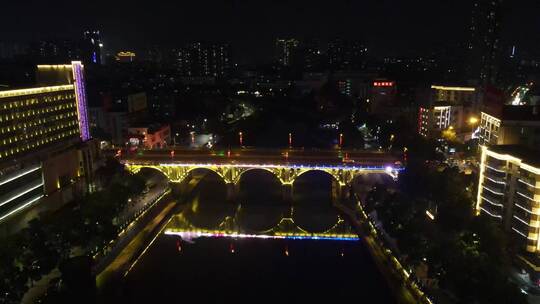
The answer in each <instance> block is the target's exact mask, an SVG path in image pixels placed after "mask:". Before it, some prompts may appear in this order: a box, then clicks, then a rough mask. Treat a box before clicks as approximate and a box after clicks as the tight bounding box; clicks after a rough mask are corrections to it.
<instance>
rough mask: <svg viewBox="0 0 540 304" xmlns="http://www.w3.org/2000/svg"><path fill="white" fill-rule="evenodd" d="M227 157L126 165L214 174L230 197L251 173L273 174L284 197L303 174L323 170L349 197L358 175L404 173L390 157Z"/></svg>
mask: <svg viewBox="0 0 540 304" xmlns="http://www.w3.org/2000/svg"><path fill="white" fill-rule="evenodd" d="M226 154H227V155H226V156H225V153H224V152H221V153H219V152H218V153H216V152H215V151H208V150H206V151H201V150H196V151H193V150H171V151H166V150H151V151H145V152H144V153H142V154H138V155H134V156H129V154H126V156H124V157H121V161H122V163H123V164H124V165H125V166H126V168H127V169H128V170H129V171H131V172H133V173H137V172H139V171H140V170H141V169H143V168H149V169H155V170H158V171H160V172H162V173H163V174H164V175H165V176H166V177H167V178H168V179H169V181H170V182H172V183H183V182H184V181H186V178H188V177H189V176H190V173H191V172H192V171H193V170H196V169H207V170H210V171H213V172H215V173H216V174H217V175H219V176H220V177H221V178H222V179H223V181H224V182H225V183H226V184H227V188H228V198H231V196H233V195H235V193H238V184H239V181H240V178H241V177H242V175H243V174H244V173H246V172H248V171H250V170H265V171H268V172H271V173H272V174H273V175H274V176H275V177H276V178H277V179H278V180H279V181H280V182H281V184H282V186H283V187H284V193H285V194H284V195H285V196H288V195H287V193H289V194H291V195H292V192H291V191H292V185H293V183H294V181H295V179H297V178H298V177H299V176H301V175H302V174H305V173H307V172H311V171H322V172H325V173H327V174H328V175H330V176H332V177H333V178H334V180H335V181H336V182H337V183H338V184H339V186H340V187H339V189H337V193H336V195H338V196H339V197H341V196H343V195H344V194H345V193H348V191H344V190H347V189H348V188H349V187H350V186H351V183H352V181H353V180H354V178H355V177H357V176H359V175H366V174H388V175H390V176H392V178H394V179H397V177H398V174H399V171H401V170H402V167H401V163H400V162H399V161H398V158H397V157H395V156H392V155H389V154H385V153H370V152H356V151H351V152H347V151H304V150H285V151H268V150H238V151H233V152H231V151H228V152H227V153H226ZM287 189H289V190H287Z"/></svg>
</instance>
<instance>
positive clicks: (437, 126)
mask: <svg viewBox="0 0 540 304" xmlns="http://www.w3.org/2000/svg"><path fill="white" fill-rule="evenodd" d="M417 98H419V99H421V101H420V103H421V104H423V105H422V106H420V108H419V111H418V133H420V134H421V135H422V136H425V137H429V138H440V136H441V132H442V131H444V130H447V129H452V130H453V131H455V132H456V134H457V135H459V137H462V139H465V137H467V136H465V134H464V133H467V134H469V135H470V133H472V131H473V127H474V126H470V125H469V119H470V118H471V117H475V116H474V115H475V114H474V113H476V110H475V109H476V108H477V107H478V93H477V90H476V88H473V87H459V86H444V85H432V86H431V87H429V89H427V90H420V92H419V94H418V96H417Z"/></svg>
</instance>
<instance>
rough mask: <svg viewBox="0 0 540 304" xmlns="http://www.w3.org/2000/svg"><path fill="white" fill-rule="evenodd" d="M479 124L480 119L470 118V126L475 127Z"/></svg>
mask: <svg viewBox="0 0 540 304" xmlns="http://www.w3.org/2000/svg"><path fill="white" fill-rule="evenodd" d="M477 123H478V118H477V117H474V116H472V117H471V118H469V124H471V125H475V124H477Z"/></svg>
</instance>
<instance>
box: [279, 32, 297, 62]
mask: <svg viewBox="0 0 540 304" xmlns="http://www.w3.org/2000/svg"><path fill="white" fill-rule="evenodd" d="M299 45H300V42H299V41H298V40H296V39H276V45H275V56H276V61H277V62H278V63H279V64H280V65H282V66H291V65H292V64H293V61H294V60H293V59H294V57H295V54H296V51H297V49H298V46H299Z"/></svg>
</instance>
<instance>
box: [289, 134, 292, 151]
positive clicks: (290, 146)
mask: <svg viewBox="0 0 540 304" xmlns="http://www.w3.org/2000/svg"><path fill="white" fill-rule="evenodd" d="M290 148H292V133H289V149H290Z"/></svg>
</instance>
